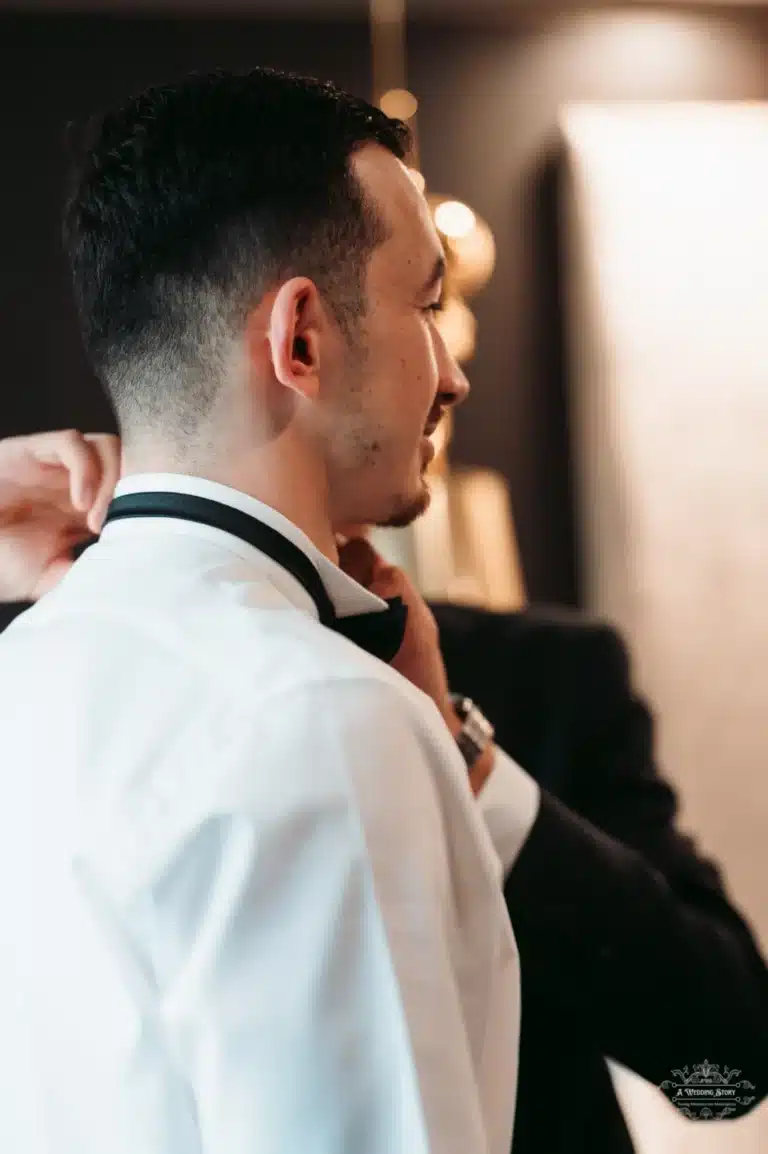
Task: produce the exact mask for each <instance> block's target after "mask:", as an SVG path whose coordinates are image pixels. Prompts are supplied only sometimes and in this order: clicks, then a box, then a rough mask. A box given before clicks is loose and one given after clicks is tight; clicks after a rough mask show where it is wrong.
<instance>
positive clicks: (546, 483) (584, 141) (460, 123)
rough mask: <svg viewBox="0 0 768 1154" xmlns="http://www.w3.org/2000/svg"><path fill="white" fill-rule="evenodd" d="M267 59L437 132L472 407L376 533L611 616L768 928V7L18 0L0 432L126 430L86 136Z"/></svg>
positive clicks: (2, 229)
mask: <svg viewBox="0 0 768 1154" xmlns="http://www.w3.org/2000/svg"><path fill="white" fill-rule="evenodd" d="M254 64H267V65H273V66H275V67H278V68H288V69H291V70H294V71H300V72H306V73H310V74H313V75H317V76H321V77H323V78H328V79H332V80H334V81H336V82H338V83H339V84H341V85H342V86H343V87H345V88H348V89H350V90H352V91H354V92H356V93H359V94H361V95H364V96H367V97H371V96H373V97H374V98H375V99H377V100H382V101H389V108H388V111H389V110H391V111H392V112H393V113H394V114H398V115H405V116H408V117H411V118H412V120H413V123H414V125H415V127H416V129H417V143H418V149H417V154H416V155H415V157H414V158H413V163H414V167H415V168H417V169H418V170H419V171H420V172H421V174H422V178H423V180H424V181H425V182H426V193H427V195H429V196H430V198H431V204H432V206H433V210H434V212H435V219H436V222H437V224H438V227H439V228H440V230H441V232H442V234H443V238H444V240H445V243H446V247H447V249H448V252H449V257H450V278H449V294H448V302H447V303H448V308H447V309H446V312H445V313H444V314H443V317H442V321H441V323H442V324H443V326H444V329H445V332H446V336H447V339H449V341H450V343H451V345H452V347H453V348H454V349H455V350H456V352H457V355H459V356H460V357H461V359H462V360H463V361H464V362H465V364H466V371H467V373H468V375H469V376H470V378H471V381H472V385H473V394H472V396H471V398H470V401H469V402H468V404H467V405H466V406H465V407H464V408H463V409H462V410H461V411H459V413H458V414H457V415H456V418H455V422H454V426H453V429H452V430H451V436H450V441H448V438H446V439H445V443H444V444H443V447H442V452H441V454H440V456H439V457H438V460H437V462H436V465H435V469H434V481H433V483H434V490H435V500H434V502H433V507H432V510H431V512H430V514H429V516H428V518H426V519H425V520H424V522H423V523H420V524H419V525H418V527H416V528H415V529H414V530H413V531H412V532H409V533H400V534H398V535H397V536H394V535H393V534H391V533H385V534H382V535H381V536H380V543H381V545H382V548H384V549H385V550H387V551H389V552H390V553H391V554H392V555H393V556H394V557H396V558H397V559H398V560H400V561H401V562H402V563H403V564H405V565H406V566H407V567H408V568H409V569H410V570H411V571H412V573H413V574H414V576H415V577H416V579H417V580H418V582H419V584H420V585H421V587H422V588H423V589H424V591H425V592H427V593H428V594H430V595H431V596H435V597H446V598H453V599H456V600H464V601H469V602H474V603H477V604H480V605H486V606H490V607H495V608H499V609H505V608H509V609H512V608H518V607H520V606H521V605H523V604H525V603H527V602H548V603H554V604H559V605H565V606H572V607H577V608H583V609H586V610H588V611H590V612H592V613H596V614H598V615H600V616H603V617H607V618H609V619H610V620H611V621H612V622H613V623H614V624H616V625H618V626H619V628H620V629H621V631H622V633H623V635H624V637H625V638H626V639H627V640H628V642H629V643H630V646H631V648H632V652H633V654H634V656H635V660H636V674H637V680H638V682H639V684H640V686H641V688H642V690H643V692H644V693H645V694H646V695H647V696H648V697H650V699H651V700H652V702H653V704H654V706H655V707H656V709H657V712H658V717H659V720H660V734H661V749H660V753H661V761H662V764H663V766H664V768H665V772H666V773H667V774H668V775H669V776H670V777H671V778H672V779H673V781H674V783H675V784H676V786H677V787H678V788H679V790H680V792H681V797H682V801H683V817H684V823H686V824H688V825H690V826H691V827H692V828H695V829H696V831H697V834H698V835H700V837H701V840H702V842H703V843H704V844H705V845H706V846H707V848H708V849H709V851H710V852H712V853H713V854H714V855H715V856H717V857H718V858H719V859H720V860H721V861H722V862H723V864H724V866H725V868H726V870H727V875H728V878H729V881H730V883H731V888H732V891H733V892H734V894H735V895H736V897H737V900H738V901H739V903H740V904H741V905H742V906H743V907H744V909H745V910H746V911H747V913H748V914H749V915H750V917H751V918H752V919H753V921H754V924H755V925H756V927H757V930H758V932H759V933H760V934H761V935H762V939H763V942H764V943H768V850H766V848H765V842H766V833H768V784H766V775H767V774H768V613H767V612H766V607H765V600H766V590H768V454H767V453H766V447H768V207H767V206H768V5H767V4H762V3H759V2H756V3H753V4H741V3H737V2H734V3H730V4H710V3H706V2H700V3H688V4H676V3H672V2H669V3H657V4H655V5H653V6H651V5H646V4H642V3H625V4H623V5H621V6H617V5H612V4H609V3H596V4H591V5H587V4H577V3H575V2H573V3H567V2H566V3H554V2H551V3H550V2H549V0H532V2H530V3H525V2H524V0H519V2H518V0H409V3H408V5H407V9H406V6H405V4H404V3H403V2H402V0H373V3H372V4H369V3H368V2H367V0H240V2H236V0H122V2H121V0H80V3H79V4H65V3H54V0H48V2H45V0H17V2H15V3H14V2H12V0H0V107H1V108H2V168H1V169H0V172H2V179H1V180H0V237H1V240H0V302H1V308H2V324H0V366H1V372H2V376H1V384H0V436H7V435H10V434H14V433H22V432H27V431H36V430H41V429H46V428H58V427H65V426H76V427H78V428H80V429H83V430H86V431H94V430H109V429H112V428H113V420H112V416H111V413H110V411H109V408H108V406H107V403H106V400H105V399H104V397H103V396H102V394H101V392H100V389H99V387H98V385H97V383H96V382H95V381H94V379H93V377H92V375H91V373H90V371H89V369H88V367H87V365H86V363H85V359H84V356H83V353H82V350H81V348H80V343H79V338H78V334H77V328H76V324H75V319H74V313H73V306H72V303H71V300H70V294H69V287H68V282H67V274H66V270H65V267H64V262H63V259H62V256H61V253H60V248H59V216H60V210H61V204H62V198H63V188H64V176H65V172H66V167H67V152H66V139H65V128H66V125H67V123H68V122H69V121H72V120H75V121H79V120H81V119H83V118H84V117H85V116H87V115H88V114H90V113H91V112H92V111H94V110H95V109H97V108H99V107H101V106H104V105H107V104H110V103H112V102H114V101H117V100H119V99H121V98H122V97H123V96H124V95H125V94H127V93H128V92H130V91H132V90H134V89H136V88H137V87H141V86H144V85H146V84H148V83H151V82H153V81H158V80H164V79H168V78H170V77H173V76H177V75H179V74H182V73H184V72H187V71H189V70H192V69H207V68H210V67H215V66H221V67H226V68H235V69H240V68H246V67H248V66H251V65H254ZM723 994H724V996H725V997H727V991H723ZM708 1057H709V1058H711V1059H712V1060H714V1059H716V1058H719V1059H721V1060H725V1061H726V1062H731V1063H733V1062H734V1061H737V1060H738V1059H737V1056H731V1055H720V1056H718V1055H709V1056H708ZM745 1074H748V1071H745ZM543 1076H544V1074H543ZM617 1077H618V1078H619V1080H620V1084H621V1092H622V1094H623V1096H624V1101H625V1104H626V1106H627V1109H628V1111H629V1114H630V1117H631V1119H632V1124H633V1127H634V1128H635V1132H636V1137H637V1141H638V1146H639V1149H640V1150H641V1151H642V1152H643V1154H698V1152H701V1154H704V1152H714V1151H718V1152H723V1154H725V1152H726V1151H727V1152H728V1154H737V1152H741V1154H746V1152H747V1151H749V1152H750V1154H757V1152H758V1151H760V1150H762V1151H767V1150H768V1125H767V1124H766V1111H765V1109H763V1110H762V1111H760V1112H759V1113H758V1115H756V1116H753V1117H750V1118H746V1119H744V1120H743V1121H741V1122H739V1123H736V1124H728V1125H727V1129H726V1131H725V1132H722V1131H721V1127H720V1126H719V1125H718V1124H712V1125H709V1126H706V1127H702V1126H698V1127H691V1126H689V1125H686V1124H685V1123H684V1122H683V1121H682V1120H681V1119H680V1118H679V1117H678V1116H677V1115H676V1114H675V1113H674V1111H673V1108H672V1107H671V1106H667V1104H666V1103H665V1102H664V1101H663V1100H662V1099H661V1096H660V1095H659V1094H657V1093H656V1092H655V1091H652V1090H650V1088H647V1087H644V1086H642V1085H640V1084H639V1083H637V1082H636V1081H635V1080H630V1079H629V1078H628V1076H626V1075H624V1074H622V1073H621V1072H618V1073H617Z"/></svg>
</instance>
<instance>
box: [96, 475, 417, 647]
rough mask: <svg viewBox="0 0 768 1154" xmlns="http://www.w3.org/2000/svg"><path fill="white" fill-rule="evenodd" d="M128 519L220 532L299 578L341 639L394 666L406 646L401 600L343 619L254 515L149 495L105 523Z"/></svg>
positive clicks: (120, 500) (313, 574)
mask: <svg viewBox="0 0 768 1154" xmlns="http://www.w3.org/2000/svg"><path fill="white" fill-rule="evenodd" d="M127 517H171V518H178V519H179V520H182V521H196V522H198V523H199V524H202V525H210V526H211V527H212V528H214V529H221V530H223V531H224V532H225V533H229V534H231V535H232V536H233V537H237V538H239V539H240V540H241V541H246V542H247V543H248V544H249V545H252V546H253V547H254V548H256V549H258V550H259V551H260V552H261V553H264V554H265V555H266V556H267V557H271V558H272V559H273V561H276V562H277V563H278V564H279V565H281V566H282V568H283V569H285V570H286V571H287V572H288V573H290V574H291V576H292V577H295V579H296V580H297V581H298V582H299V584H300V585H301V586H302V587H303V588H304V589H305V590H306V591H307V593H308V594H309V596H310V597H311V598H312V600H313V601H314V603H315V605H316V606H317V612H318V616H319V618H320V621H321V623H322V624H323V625H325V626H327V627H328V628H329V629H334V630H336V631H337V632H338V633H342V634H343V635H344V636H345V637H348V638H349V640H350V641H353V642H354V643H355V644H356V645H359V646H360V647H361V648H362V649H366V650H367V651H368V652H369V653H372V654H373V655H374V657H379V658H381V660H382V661H386V662H389V661H391V660H392V658H393V657H394V656H395V654H396V653H397V651H398V649H399V648H400V646H401V645H402V643H403V637H404V636H405V626H406V619H407V616H408V607H407V605H406V604H405V603H404V601H403V599H402V597H393V598H391V599H390V600H388V601H387V605H388V608H387V609H382V610H374V611H373V612H371V613H358V614H355V615H354V616H351V617H339V616H338V615H337V613H336V608H335V606H334V604H333V602H332V601H331V598H330V596H329V594H328V591H327V590H326V588H325V586H324V585H323V582H322V580H321V579H320V574H319V573H318V571H317V569H316V568H315V566H314V565H313V564H312V562H311V561H310V559H309V557H307V555H306V553H303V552H302V550H301V549H299V547H298V546H297V545H295V544H294V543H293V541H289V540H288V538H287V537H284V536H283V534H282V533H280V532H278V530H277V529H273V528H272V526H271V525H265V524H264V522H263V521H260V520H259V519H258V517H254V516H253V515H252V514H250V513H244V512H242V511H241V510H240V509H234V508H232V506H231V505H225V504H223V503H222V502H221V501H213V500H210V499H209V498H208V497H197V496H193V495H192V494H190V493H174V492H162V493H161V492H148V493H126V494H124V495H122V496H120V497H115V498H114V499H113V501H112V503H111V504H110V506H109V509H108V510H107V517H106V520H105V522H104V523H105V524H108V523H109V522H110V521H119V520H123V519H124V518H127Z"/></svg>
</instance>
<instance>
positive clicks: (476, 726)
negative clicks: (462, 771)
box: [451, 693, 496, 769]
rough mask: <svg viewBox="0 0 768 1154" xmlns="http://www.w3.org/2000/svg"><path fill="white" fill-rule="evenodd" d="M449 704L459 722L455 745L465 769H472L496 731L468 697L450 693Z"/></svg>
mask: <svg viewBox="0 0 768 1154" xmlns="http://www.w3.org/2000/svg"><path fill="white" fill-rule="evenodd" d="M451 704H452V705H453V708H454V709H455V710H456V716H457V717H458V719H459V721H460V722H461V729H460V730H459V732H458V733H457V734H456V744H457V745H458V747H459V749H460V751H461V755H462V757H463V758H464V761H465V762H466V763H467V769H472V767H473V766H474V764H475V762H476V761H477V759H478V757H480V754H481V753H483V751H484V750H485V749H487V747H488V746H489V745H490V744H491V742H492V741H493V737H494V733H495V732H496V731H495V730H494V728H493V726H492V725H491V723H490V721H489V720H488V718H487V717H485V716H484V715H483V714H482V713H481V712H480V710H479V709H478V707H477V706H476V705H475V703H474V701H472V699H471V698H470V697H464V696H463V695H462V694H461V693H452V694H451Z"/></svg>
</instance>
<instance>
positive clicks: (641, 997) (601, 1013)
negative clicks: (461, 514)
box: [432, 605, 768, 1154]
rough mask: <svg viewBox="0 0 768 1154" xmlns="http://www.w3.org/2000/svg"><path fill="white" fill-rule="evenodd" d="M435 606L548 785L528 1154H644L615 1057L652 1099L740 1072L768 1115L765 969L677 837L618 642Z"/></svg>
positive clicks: (740, 922)
mask: <svg viewBox="0 0 768 1154" xmlns="http://www.w3.org/2000/svg"><path fill="white" fill-rule="evenodd" d="M432 608H433V611H434V613H435V616H436V618H437V621H438V625H439V628H440V634H441V639H442V645H443V653H444V656H445V662H446V667H447V670H448V676H449V682H450V684H451V687H452V688H453V689H455V690H458V691H460V692H462V693H466V694H468V695H469V696H470V697H472V698H474V700H476V701H477V703H478V704H479V705H480V707H481V708H482V710H483V712H485V713H486V714H487V716H488V717H489V719H490V720H491V721H492V722H493V723H494V724H495V726H496V733H497V741H498V743H499V745H500V746H501V747H502V748H503V749H505V750H506V751H507V752H508V753H509V754H510V755H511V756H512V757H513V758H514V759H515V760H516V761H518V762H519V763H520V765H522V766H524V767H525V768H526V769H527V770H528V772H529V773H531V774H532V775H533V776H534V777H535V778H536V779H537V781H538V782H539V783H540V784H541V786H542V787H543V793H542V803H541V809H540V812H539V815H538V817H537V820H536V822H535V824H534V827H533V829H532V831H531V834H530V836H529V838H528V840H527V842H526V843H525V845H524V847H523V849H522V851H521V854H520V856H519V858H518V860H517V862H516V863H515V865H514V867H513V869H512V870H511V872H510V874H509V876H508V877H507V879H506V885H505V894H506V900H507V906H508V908H509V912H510V915H511V918H512V922H513V925H514V928H515V935H516V937H517V942H518V947H519V950H520V960H521V981H522V1030H521V1054H520V1071H519V1082H518V1096H517V1118H516V1123H515V1138H514V1144H513V1150H514V1154H626V1152H628V1151H631V1150H632V1143H631V1141H630V1138H629V1134H628V1131H627V1128H626V1126H625V1123H624V1120H623V1118H622V1115H621V1112H620V1109H619V1105H618V1102H617V1100H616V1096H615V1093H614V1090H613V1085H612V1082H611V1079H610V1075H609V1073H608V1070H607V1067H606V1065H605V1060H604V1056H608V1057H611V1058H614V1059H616V1060H617V1061H619V1062H621V1063H623V1064H624V1065H625V1066H627V1067H629V1068H630V1069H632V1070H634V1071H636V1072H637V1073H638V1074H640V1075H641V1076H642V1077H643V1078H646V1079H647V1080H648V1081H650V1082H652V1083H653V1084H654V1085H659V1084H660V1083H661V1082H662V1081H664V1080H665V1079H666V1078H670V1077H672V1071H673V1069H675V1068H678V1069H679V1068H682V1067H683V1066H685V1065H688V1066H689V1067H690V1066H692V1065H693V1064H698V1063H701V1062H703V1061H704V1060H705V1059H708V1060H709V1061H711V1062H714V1063H717V1064H718V1065H720V1066H721V1069H722V1067H723V1066H724V1065H727V1066H729V1067H733V1066H735V1067H737V1068H738V1069H740V1070H741V1071H742V1076H743V1077H745V1078H748V1079H749V1080H750V1081H751V1082H753V1083H754V1084H755V1086H756V1087H757V1089H756V1090H755V1091H753V1093H754V1094H755V1096H756V1098H757V1101H760V1100H761V1099H762V1098H763V1097H765V1096H766V1094H768V970H767V969H766V966H765V964H764V962H763V960H762V958H761V957H760V955H759V953H758V950H757V948H756V945H755V942H754V940H753V938H752V936H751V934H750V931H749V929H748V927H747V925H746V924H745V922H744V919H743V918H742V916H741V915H740V914H739V913H738V911H737V910H736V909H735V908H734V906H733V904H732V902H731V901H730V899H729V898H728V896H727V894H726V892H725V889H724V886H723V880H722V877H721V875H720V873H719V872H718V869H717V868H716V866H715V865H714V864H713V863H712V862H711V861H708V860H707V859H706V858H704V857H703V856H702V855H701V854H700V852H699V851H698V850H697V848H696V845H695V844H694V842H693V841H692V840H691V839H690V838H688V837H686V836H684V835H683V834H682V833H681V832H680V831H679V830H678V829H677V828H676V825H675V817H676V810H677V804H676V799H675V795H674V793H673V791H672V789H671V788H670V786H669V785H668V784H667V783H666V782H665V781H664V780H663V779H662V777H661V776H660V775H659V772H658V769H657V767H656V764H655V761H654V750H653V723H652V719H651V716H650V714H649V712H648V710H647V708H646V707H645V705H644V704H643V703H642V702H641V701H640V700H638V698H637V697H636V696H635V694H634V693H633V690H632V686H631V684H630V676H629V669H628V659H627V654H626V650H625V648H624V646H623V644H622V642H621V640H620V639H619V637H618V636H617V634H616V633H615V632H614V631H613V630H612V629H610V628H608V627H607V626H604V625H600V624H594V623H588V622H585V621H584V619H582V618H579V617H577V616H576V615H569V614H566V613H559V612H558V613H556V614H555V613H549V612H546V611H531V612H526V613H523V614H495V613H489V612H485V611H477V610H474V609H468V608H464V607H459V606H453V605H433V606H432ZM726 771H727V767H724V772H726ZM755 1105H757V1102H755ZM691 1124H692V1125H706V1123H705V1122H698V1123H691Z"/></svg>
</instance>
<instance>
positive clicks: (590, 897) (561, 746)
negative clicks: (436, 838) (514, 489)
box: [0, 431, 768, 1154]
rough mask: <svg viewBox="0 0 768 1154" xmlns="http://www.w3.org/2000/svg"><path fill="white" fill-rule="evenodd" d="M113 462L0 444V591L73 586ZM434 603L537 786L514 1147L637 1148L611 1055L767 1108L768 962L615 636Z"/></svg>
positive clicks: (27, 444)
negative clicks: (664, 754) (703, 1081)
mask: <svg viewBox="0 0 768 1154" xmlns="http://www.w3.org/2000/svg"><path fill="white" fill-rule="evenodd" d="M118 459H119V448H118V446H117V442H116V439H115V438H110V437H106V436H101V435H98V436H89V437H83V436H82V435H81V434H79V433H76V432H72V431H68V432H66V433H50V434H41V435H39V436H37V437H31V438H17V439H14V440H13V441H8V440H6V441H0V598H2V599H6V600H10V599H21V598H24V599H27V600H32V599H34V597H36V596H38V595H39V594H40V593H41V592H43V591H44V590H45V589H46V588H48V587H50V586H51V585H52V584H54V583H55V581H56V580H58V579H59V578H60V577H61V575H62V574H63V572H65V571H66V568H67V567H68V565H69V564H70V563H71V557H72V553H73V549H74V548H76V547H77V546H78V545H79V544H81V543H82V542H84V541H87V539H88V538H89V536H91V535H92V534H93V533H94V532H97V531H98V529H99V527H100V525H101V522H102V520H103V516H104V513H105V510H106V504H107V502H108V500H109V497H110V495H111V492H112V489H113V488H114V484H115V481H116V478H117V469H118ZM21 608H23V602H22V603H19V604H17V605H16V606H13V607H10V612H6V620H5V621H3V620H2V615H0V628H2V626H3V624H6V623H7V620H8V619H9V618H10V617H12V616H13V615H15V613H16V612H18V611H19V610H20V609H21ZM431 608H432V612H433V614H434V616H435V619H436V621H437V624H438V628H439V633H440V642H441V648H442V653H443V659H444V662H445V666H446V670H447V673H448V680H449V683H450V684H451V685H452V686H453V687H454V688H456V689H458V690H460V691H461V692H462V693H465V694H467V695H468V696H471V697H472V698H473V699H474V700H475V701H476V702H477V703H478V704H479V705H480V707H481V709H482V710H483V712H484V713H485V714H486V715H487V716H488V718H489V719H490V720H491V721H492V722H493V723H494V725H495V727H496V737H497V741H498V744H499V745H500V746H501V747H502V748H504V749H506V750H507V752H508V753H509V754H510V755H511V756H512V757H514V758H515V759H516V760H517V761H518V762H519V763H520V764H521V765H523V766H525V767H526V769H527V771H528V772H529V773H530V774H532V776H533V777H535V778H536V780H537V781H538V782H539V784H540V786H541V787H542V798H541V805H540V809H539V813H538V816H537V818H536V821H535V824H534V826H533V829H532V830H531V832H530V834H529V836H528V838H527V841H526V843H525V845H524V847H523V849H522V851H521V853H520V856H519V857H518V859H517V861H516V863H515V865H514V867H513V869H512V870H511V872H510V873H509V875H508V876H507V878H506V879H505V895H506V900H507V905H508V908H509V911H510V915H511V918H512V922H513V925H514V927H515V934H516V937H517V942H518V947H519V950H520V956H521V970H522V994H523V997H522V1006H523V1021H522V1033H521V1061H520V1070H519V1081H518V1093H517V1102H518V1105H517V1116H516V1122H515V1136H514V1143H513V1152H514V1154H628V1152H630V1151H631V1150H632V1144H631V1141H630V1137H629V1134H628V1131H627V1128H626V1125H625V1123H624V1119H623V1117H622V1114H621V1111H620V1108H619V1104H618V1101H617V1099H616V1096H615V1093H614V1090H613V1085H612V1082H611V1079H610V1075H609V1073H608V1068H607V1066H606V1064H605V1058H606V1057H609V1058H613V1059H616V1060H617V1061H619V1062H621V1063H622V1064H624V1065H625V1066H627V1067H629V1068H630V1069H632V1070H634V1071H636V1072H637V1073H638V1074H640V1075H641V1076H642V1077H644V1078H646V1079H647V1080H649V1081H650V1082H652V1083H654V1084H656V1085H660V1084H661V1083H662V1082H663V1081H665V1080H666V1079H669V1078H671V1077H672V1074H673V1071H674V1070H675V1069H682V1068H683V1067H685V1066H689V1067H691V1068H692V1067H693V1066H694V1065H699V1064H701V1063H702V1062H704V1061H706V1060H709V1061H714V1062H716V1063H718V1064H720V1065H722V1066H723V1067H724V1066H726V1065H729V1066H738V1068H739V1069H740V1070H742V1071H743V1075H744V1077H746V1078H748V1079H749V1080H750V1081H751V1082H752V1083H753V1084H754V1087H755V1089H754V1090H753V1091H751V1092H750V1096H752V1097H753V1101H752V1102H751V1103H750V1106H751V1107H752V1108H754V1106H756V1105H757V1104H758V1103H759V1102H760V1101H761V1100H762V1099H763V1098H765V1097H766V1095H768V969H766V965H765V962H764V961H763V959H762V958H761V956H760V953H759V950H758V947H757V945H756V943H755V940H754V939H753V937H752V935H751V933H750V930H749V928H748V926H747V924H746V922H745V920H744V918H743V917H742V916H741V915H740V914H739V912H738V911H737V909H736V908H735V907H734V906H733V904H732V903H731V901H730V899H729V897H728V895H727V894H726V891H725V888H724V885H723V879H722V876H721V874H720V872H719V870H718V869H717V867H716V866H715V865H714V864H713V863H712V862H711V861H709V860H707V859H706V858H705V857H703V856H702V855H701V854H700V853H699V851H698V850H697V848H696V846H695V844H694V843H693V841H692V840H691V839H690V838H688V837H686V836H684V835H683V834H682V833H681V832H680V831H679V830H678V829H677V827H676V824H675V819H676V813H677V802H676V798H675V794H674V792H673V790H672V789H671V787H670V786H669V785H668V783H666V782H665V781H664V780H663V778H662V777H661V775H660V774H659V772H658V769H657V766H656V763H655V757H654V748H653V722H652V718H651V715H650V713H649V711H648V709H647V707H646V706H645V705H644V703H643V702H642V701H640V700H639V699H638V697H637V696H636V694H635V692H634V690H633V688H632V684H631V680H630V674H629V662H628V657H627V653H626V650H625V647H624V645H623V644H622V642H621V640H620V638H619V637H618V635H617V634H616V633H615V631H613V630H612V629H610V628H609V627H608V626H606V625H602V624H599V623H590V622H588V621H586V620H585V619H583V618H581V617H579V616H578V615H575V614H570V615H569V614H566V613H564V612H555V611H543V610H532V611H529V612H525V613H505V614H499V613H492V612H486V611H483V610H478V609H470V608H466V607H461V606H457V605H448V604H432V605H431ZM741 1112H743V1110H742V1111H741Z"/></svg>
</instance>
